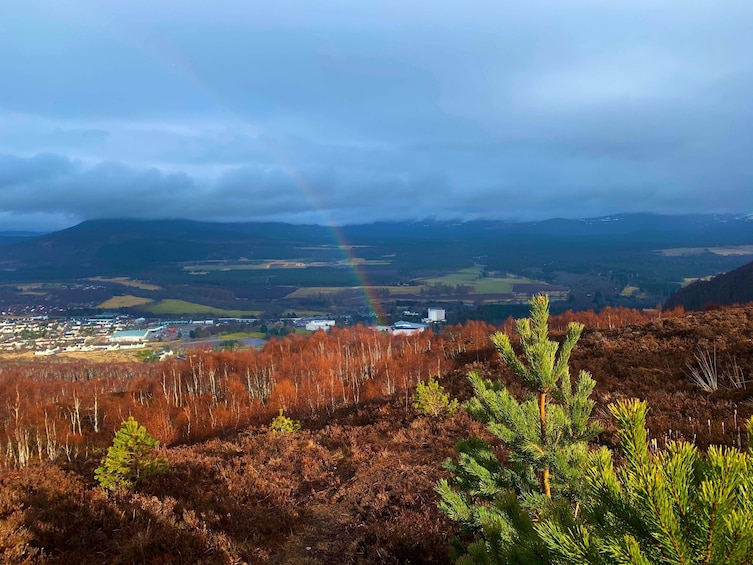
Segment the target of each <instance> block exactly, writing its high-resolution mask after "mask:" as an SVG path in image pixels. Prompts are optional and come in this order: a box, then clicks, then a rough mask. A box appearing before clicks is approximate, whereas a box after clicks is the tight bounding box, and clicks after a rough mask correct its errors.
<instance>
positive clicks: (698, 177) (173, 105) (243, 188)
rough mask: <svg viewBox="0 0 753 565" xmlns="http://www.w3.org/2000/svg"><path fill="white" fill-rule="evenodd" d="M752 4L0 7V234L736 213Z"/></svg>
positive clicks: (748, 95) (749, 206) (747, 121)
mask: <svg viewBox="0 0 753 565" xmlns="http://www.w3.org/2000/svg"><path fill="white" fill-rule="evenodd" d="M750 21H753V4H751V3H750V2H747V1H743V0H731V1H729V2H724V3H715V4H714V5H710V4H708V3H705V2H700V1H693V0H691V1H685V2H679V1H676V0H671V1H667V2H662V3H656V2H649V1H643V0H636V1H633V2H620V1H617V2H610V3H603V2H594V1H592V0H577V1H574V2H568V3H562V2H554V1H543V0H537V1H535V2H529V3H525V4H517V5H515V4H500V3H498V2H492V1H486V0H474V1H472V2H470V3H442V2H439V3H437V2H424V1H422V0H418V1H416V2H411V3H407V4H406V3H404V2H397V0H382V1H380V2H371V1H368V0H367V1H364V2H346V1H345V0H331V1H329V2H327V3H326V4H322V5H315V4H306V3H302V4H301V3H292V2H287V1H286V0H284V1H282V2H277V3H253V2H247V1H241V0H223V1H220V2H217V3H211V4H207V3H205V2H204V3H200V2H192V1H189V2H180V3H179V2H177V0H165V1H163V2H158V3H154V2H147V1H142V0H133V1H132V2H129V3H109V4H108V3H102V2H95V1H94V0H77V1H76V2H73V1H70V2H52V1H51V0H6V1H5V2H3V3H2V4H0V76H3V88H1V89H0V155H2V157H0V222H9V221H10V220H7V219H8V218H11V217H12V218H13V222H14V226H15V225H21V224H22V223H23V218H25V217H27V218H28V221H29V223H30V225H31V224H34V223H37V224H38V223H39V222H48V221H50V218H53V217H55V216H56V215H57V217H59V218H60V222H63V223H64V222H73V221H77V220H81V219H85V218H91V217H107V216H111V215H117V216H132V217H153V218H156V217H179V216H182V217H192V218H202V219H218V220H244V219H270V218H273V219H282V220H290V221H325V222H334V223H345V222H366V221H372V220H378V219H404V218H421V217H437V218H461V219H463V218H479V217H502V218H513V219H515V218H517V219H535V218H543V217H550V216H566V217H584V216H592V215H601V214H611V213H616V212H631V211H633V212H637V211H655V212H662V213H683V212H739V213H750V212H751V211H753V197H751V196H750V194H751V193H753V190H751V189H752V188H753V187H752V186H751V180H750V179H751V178H753V160H751V159H750V157H749V156H750V154H751V152H752V151H753V127H752V126H753V104H751V103H750V100H751V99H753V59H751V58H750V57H748V56H747V53H750V52H753V36H752V35H751V34H750Z"/></svg>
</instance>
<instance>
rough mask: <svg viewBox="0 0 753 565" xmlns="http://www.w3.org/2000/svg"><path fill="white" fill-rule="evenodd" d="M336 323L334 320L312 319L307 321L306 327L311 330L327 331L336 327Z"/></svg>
mask: <svg viewBox="0 0 753 565" xmlns="http://www.w3.org/2000/svg"><path fill="white" fill-rule="evenodd" d="M334 325H335V321H334V320H311V321H309V322H306V329H307V330H308V331H310V332H315V331H316V330H324V331H325V332H327V331H329V329H330V328H332V327H334Z"/></svg>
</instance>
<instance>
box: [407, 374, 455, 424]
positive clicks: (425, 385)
mask: <svg viewBox="0 0 753 565" xmlns="http://www.w3.org/2000/svg"><path fill="white" fill-rule="evenodd" d="M413 408H415V409H416V410H418V411H419V412H420V413H421V414H423V415H424V416H431V417H432V418H441V417H444V416H452V415H453V414H454V413H455V412H456V411H457V409H458V401H457V399H453V400H450V395H449V394H447V393H446V392H445V391H444V387H442V386H441V385H440V384H439V383H438V382H437V380H436V379H429V380H428V381H427V382H419V383H418V385H417V386H416V393H415V394H414V395H413Z"/></svg>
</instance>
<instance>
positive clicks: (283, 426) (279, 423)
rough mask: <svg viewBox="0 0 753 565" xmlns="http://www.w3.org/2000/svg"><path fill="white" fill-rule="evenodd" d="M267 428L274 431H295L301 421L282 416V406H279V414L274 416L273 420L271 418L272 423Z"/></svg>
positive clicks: (298, 428)
mask: <svg viewBox="0 0 753 565" xmlns="http://www.w3.org/2000/svg"><path fill="white" fill-rule="evenodd" d="M269 428H270V429H271V430H272V431H273V432H274V433H290V432H297V431H298V430H300V429H301V422H299V421H298V420H293V419H291V418H288V417H287V416H284V415H283V413H282V408H280V413H279V415H277V416H275V418H274V420H272V423H271V424H270V425H269Z"/></svg>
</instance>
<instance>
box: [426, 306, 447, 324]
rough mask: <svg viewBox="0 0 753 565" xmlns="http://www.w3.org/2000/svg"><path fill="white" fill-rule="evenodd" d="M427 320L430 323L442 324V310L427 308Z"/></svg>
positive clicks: (443, 316)
mask: <svg viewBox="0 0 753 565" xmlns="http://www.w3.org/2000/svg"><path fill="white" fill-rule="evenodd" d="M427 319H428V320H429V321H430V322H444V321H445V320H446V318H445V311H444V308H429V315H428V317H427Z"/></svg>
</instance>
